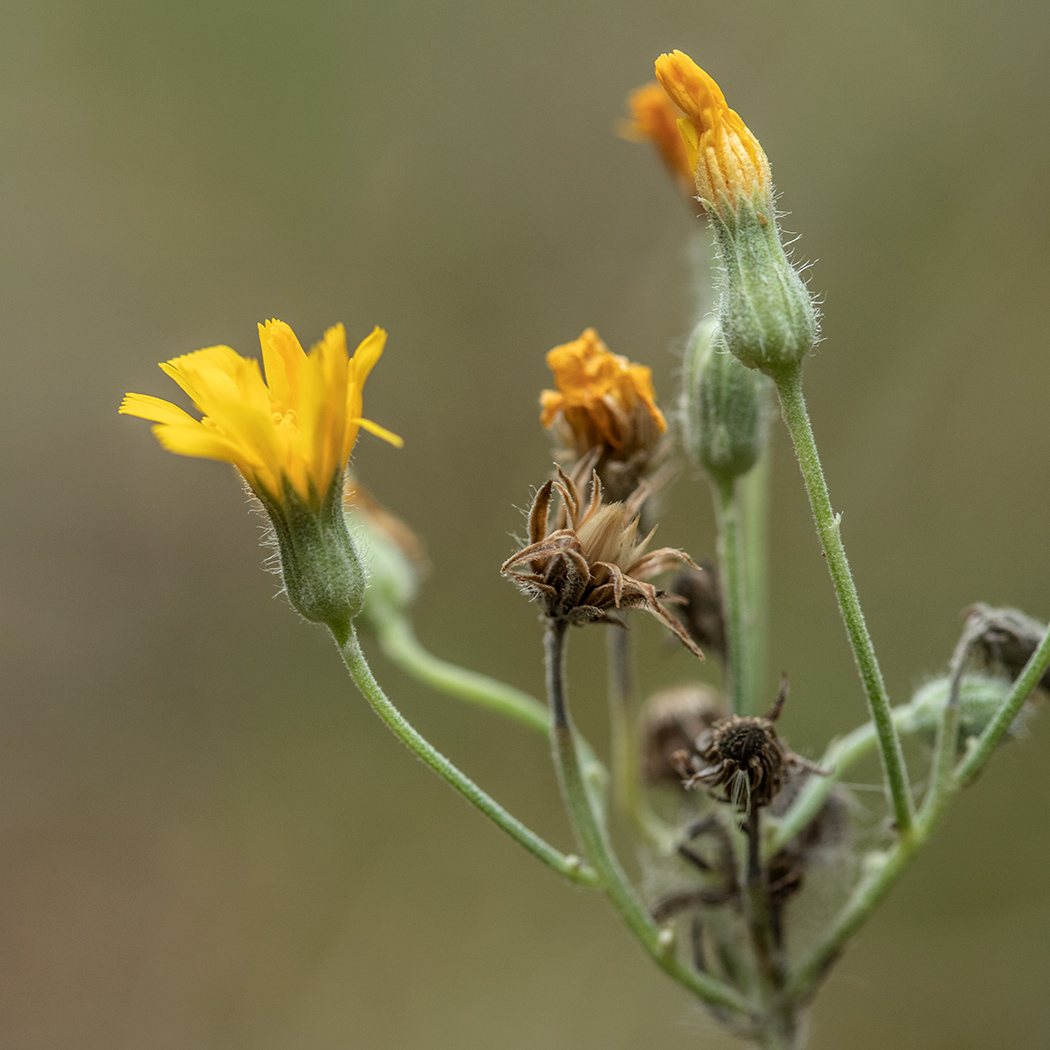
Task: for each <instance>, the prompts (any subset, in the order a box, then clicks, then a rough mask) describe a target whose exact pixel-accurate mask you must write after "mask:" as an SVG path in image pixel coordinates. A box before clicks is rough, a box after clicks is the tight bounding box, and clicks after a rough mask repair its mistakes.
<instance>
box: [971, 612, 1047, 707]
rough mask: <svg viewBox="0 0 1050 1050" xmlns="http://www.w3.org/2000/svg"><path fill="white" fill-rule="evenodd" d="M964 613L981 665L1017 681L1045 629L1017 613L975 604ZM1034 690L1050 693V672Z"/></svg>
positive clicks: (1038, 623)
mask: <svg viewBox="0 0 1050 1050" xmlns="http://www.w3.org/2000/svg"><path fill="white" fill-rule="evenodd" d="M964 611H965V613H966V630H967V631H968V632H969V633H971V634H972V636H973V649H974V652H975V654H976V656H977V657H978V659H979V660H980V662H981V663H983V664H984V666H985V667H988V668H991V669H992V670H1003V671H1005V672H1006V673H1007V674H1008V675H1009V676H1010V677H1011V678H1017V677H1018V675H1020V673H1021V672H1022V671H1023V670H1024V666H1025V664H1027V663H1028V661H1029V660H1030V659H1031V656H1032V653H1034V652H1035V651H1036V649H1037V648H1039V643H1040V642H1041V641H1042V639H1043V635H1044V634H1045V633H1046V625H1045V624H1042V623H1040V622H1039V621H1038V620H1033V619H1032V617H1030V616H1026V615H1025V614H1024V613H1023V612H1021V611H1020V610H1019V609H1010V608H1004V609H993V608H992V607H991V606H990V605H985V604H984V602H977V603H976V604H975V605H971V606H970V607H969V608H968V609H966V610H964ZM1036 688H1039V689H1044V690H1046V691H1047V692H1050V670H1048V671H1047V672H1046V674H1044V675H1043V677H1042V678H1041V679H1040V680H1039V682H1038V683H1037V684H1036Z"/></svg>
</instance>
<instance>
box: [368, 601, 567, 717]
mask: <svg viewBox="0 0 1050 1050" xmlns="http://www.w3.org/2000/svg"><path fill="white" fill-rule="evenodd" d="M375 631H376V636H377V638H378V639H379V644H380V646H381V647H382V649H383V652H384V653H385V654H386V655H387V656H388V657H389V658H390V659H391V660H392V661H393V662H394V663H396V664H397V665H398V666H399V667H401V668H402V669H404V670H405V671H407V672H408V673H409V674H411V675H412V676H413V677H414V678H417V679H419V681H421V682H425V683H426V684H427V685H429V686H432V687H433V688H435V689H438V690H440V691H441V692H443V693H447V694H448V695H450V696H455V697H457V698H458V699H460V700H466V701H467V702H468V703H471V704H476V705H477V706H478V707H484V708H486V709H488V710H489V711H494V712H495V713H496V714H499V715H504V716H505V717H507V718H510V719H513V720H514V721H516V722H520V723H521V724H522V725H524V726H528V728H529V729H533V730H535V731H536V732H538V733H542V734H543V735H544V736H546V735H547V730H548V725H547V708H546V705H544V704H541V703H540V702H539V700H537V699H536V698H535V697H532V696H529V694H528V693H525V692H522V691H521V690H520V689H515V688H514V687H513V686H509V685H506V684H505V683H503V682H499V681H497V680H496V679H495V678H489V677H488V675H483V674H478V673H477V672H476V671H468V670H467V669H466V668H465V667H459V666H457V665H456V664H453V663H449V662H448V661H447V660H442V659H441V658H440V657H437V656H435V655H434V654H433V653H431V652H428V651H427V650H426V649H425V648H423V646H422V645H421V644H420V641H419V639H418V638H417V637H416V634H415V631H414V630H413V629H412V624H411V623H410V622H409V621H408V620H407V619H405V618H404V617H401V616H391V617H387V618H385V619H383V620H382V621H379V622H377V623H376V624H375Z"/></svg>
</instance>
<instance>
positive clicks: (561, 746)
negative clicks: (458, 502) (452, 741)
mask: <svg viewBox="0 0 1050 1050" xmlns="http://www.w3.org/2000/svg"><path fill="white" fill-rule="evenodd" d="M565 631H566V624H565V623H564V622H563V621H558V620H550V621H548V624H547V632H546V635H545V636H544V652H545V655H546V664H547V690H548V694H549V698H550V711H551V743H552V747H553V757H554V764H555V768H556V769H557V771H558V780H559V782H560V783H561V788H562V793H563V795H564V797H565V804H566V808H567V809H568V811H569V817H570V819H571V820H572V824H573V829H574V830H575V832H576V836H577V838H578V839H579V842H580V845H581V847H582V848H583V851H584V853H585V854H586V856H587V859H588V860H589V861H590V862H591V864H593V865H594V868H595V870H596V871H597V872H598V879H599V884H600V886H601V888H602V889H603V890H604V892H605V895H606V897H608V899H609V902H610V903H611V904H612V906H613V907H614V908H615V909H616V911H617V912H618V913H619V915H620V918H621V919H622V920H623V921H624V924H625V925H626V926H627V928H628V929H629V930H630V931H631V933H632V934H634V936H635V938H636V939H637V940H638V941H639V943H640V944H641V945H642V947H643V948H645V950H646V951H647V952H648V953H649V955H650V956H651V957H652V959H653V960H654V961H655V962H656V964H657V965H658V966H659V967H660V968H661V969H662V970H664V971H665V972H666V973H668V974H669V975H670V976H671V977H673V978H674V979H675V980H676V981H678V983H679V984H681V985H683V986H684V987H685V988H688V989H689V990H690V991H691V992H693V993H694V994H695V995H696V996H698V997H699V998H700V999H702V1000H704V1002H707V1003H709V1004H711V1005H712V1006H715V1007H719V1008H723V1009H730V1010H734V1011H736V1012H738V1013H742V1014H748V1013H749V1012H750V1008H749V1006H748V1004H747V1001H746V1000H745V999H744V998H743V997H742V996H741V995H740V994H739V993H738V992H736V991H735V990H734V989H732V988H730V987H729V986H728V985H727V984H725V983H723V982H722V981H720V980H718V979H717V978H715V977H712V976H710V975H708V974H705V973H701V972H700V971H698V970H694V969H692V968H690V967H688V966H685V965H684V964H683V963H682V962H681V961H680V960H679V959H678V956H677V955H676V954H675V946H674V939H673V936H671V935H670V931H669V930H667V929H664V930H661V929H660V928H659V927H657V925H656V924H655V923H654V922H653V920H652V919H651V918H650V917H649V913H648V912H647V911H646V910H645V908H644V907H643V905H642V902H641V901H640V900H639V899H638V897H637V895H636V894H635V892H634V890H633V889H632V887H631V885H630V883H629V882H628V881H627V876H626V875H625V874H624V871H623V869H622V868H621V866H620V862H619V860H618V859H617V858H616V855H615V853H613V850H612V846H611V844H610V842H609V840H608V837H607V835H606V833H605V830H604V829H603V827H602V826H601V823H600V822H599V820H598V818H597V815H596V814H595V810H594V804H593V801H592V799H591V796H590V793H589V792H588V790H587V785H586V783H585V781H584V777H583V773H582V771H581V768H580V759H579V754H578V751H577V745H576V734H575V730H574V729H573V725H572V720H571V719H570V717H569V709H568V706H567V702H566V696H565Z"/></svg>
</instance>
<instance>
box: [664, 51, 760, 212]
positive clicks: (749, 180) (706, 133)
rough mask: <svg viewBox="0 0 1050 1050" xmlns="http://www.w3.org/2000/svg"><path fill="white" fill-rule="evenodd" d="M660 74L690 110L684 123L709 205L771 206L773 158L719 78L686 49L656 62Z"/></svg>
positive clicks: (732, 209)
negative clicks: (745, 203)
mask: <svg viewBox="0 0 1050 1050" xmlns="http://www.w3.org/2000/svg"><path fill="white" fill-rule="evenodd" d="M656 78H657V80H659V81H660V84H661V86H662V87H663V89H664V91H666V92H667V94H668V96H669V97H670V99H671V101H672V102H674V104H675V105H676V106H678V108H679V109H680V110H682V111H683V113H685V116H684V117H682V118H681V119H680V120H679V121H678V127H679V130H680V131H681V135H682V139H683V141H684V143H685V148H686V155H687V157H688V160H689V165H690V167H691V168H692V170H693V173H694V177H695V179H696V190H697V193H698V194H699V195H700V197H701V199H702V200H703V201H704V202H705V205H706V206H707V207H708V208H713V209H714V210H715V211H717V212H719V213H724V212H725V211H728V212H736V210H737V209H738V207H739V205H740V203H741V201H742V200H745V199H749V200H755V199H756V198H762V199H763V200H764V201H768V202H769V204H770V206H771V204H772V198H771V195H772V189H773V182H772V177H771V175H770V172H769V161H768V160H767V159H766V155H765V153H764V152H763V150H762V147H761V146H760V145H759V144H758V139H756V138H755V136H754V135H752V134H751V132H750V131H749V130H748V127H747V125H746V124H745V123H744V122H743V120H742V119H741V118H740V115H739V114H738V113H736V112H735V111H734V110H732V109H730V108H729V106H728V105H727V104H726V99H725V95H723V94H722V91H721V89H720V88H719V86H718V85H717V84H716V83H715V82H714V80H712V79H711V77H709V76H708V75H707V74H706V73H705V72H704V71H703V70H702V69H701V68H700V67H699V66H698V65H697V64H696V63H695V62H694V61H693V60H692V59H691V58H690V57H689V56H688V55H686V54H684V53H683V52H681V51H674V52H672V53H671V54H669V55H661V56H660V57H659V58H658V59H657V60H656ZM723 217H725V216H724V214H723Z"/></svg>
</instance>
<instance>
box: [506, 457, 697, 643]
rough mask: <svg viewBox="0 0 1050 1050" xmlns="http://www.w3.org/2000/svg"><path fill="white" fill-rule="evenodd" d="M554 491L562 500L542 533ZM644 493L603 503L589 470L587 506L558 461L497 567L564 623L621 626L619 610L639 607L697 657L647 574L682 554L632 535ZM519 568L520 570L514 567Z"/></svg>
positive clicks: (635, 533) (684, 557)
mask: <svg viewBox="0 0 1050 1050" xmlns="http://www.w3.org/2000/svg"><path fill="white" fill-rule="evenodd" d="M554 492H557V493H558V497H559V499H560V501H561V507H560V510H559V513H558V519H559V520H556V522H555V524H556V525H559V526H560V527H557V528H555V529H554V531H551V532H549V531H548V529H549V523H550V505H551V499H552V496H553V494H554ZM644 496H645V493H644V492H642V491H640V492H639V493H637V494H636V495H635V496H634V497H632V498H631V499H630V500H629V501H628V502H627V503H626V504H624V503H603V502H602V485H601V482H600V481H599V480H598V476H597V475H594V477H593V478H592V483H591V498H590V501H589V502H588V503H587V505H586V506H584V505H583V501H582V499H581V497H580V492H579V489H578V488H577V486H576V484H575V483H574V482H573V481H572V479H571V478H569V476H568V475H567V474H566V473H565V471H563V470H562V469H561V468H560V467H559V468H558V479H557V480H554V481H548V482H547V483H546V484H545V485H544V486H543V487H542V488H541V489H540V490H539V492H538V493H536V498H535V500H533V503H532V508H531V510H530V511H529V544H528V546H526V547H524V548H522V550H520V551H518V553H517V554H515V555H513V556H512V557H510V558H508V559H507V560H506V561H505V562H504V563H503V565H502V566H501V567H500V572H502V573H503V574H504V575H505V576H508V577H510V579H512V580H513V581H514V582H515V583H516V584H517V585H518V586H519V587H520V588H521V589H522V590H523V591H524V592H525V593H526V594H528V595H529V596H530V597H533V598H535V599H536V600H537V601H539V602H540V603H541V604H542V605H543V607H544V610H545V611H546V614H547V615H548V616H549V617H551V619H555V620H563V621H566V622H568V623H587V622H591V621H594V622H599V623H614V624H618V625H619V626H621V627H622V626H623V621H622V620H621V619H620V618H619V617H618V616H617V613H618V612H619V611H620V610H624V609H644V610H645V611H646V612H649V613H651V614H652V615H653V616H655V617H656V618H657V619H658V620H659V621H660V622H661V623H662V624H663V625H664V626H665V627H667V628H668V630H670V631H671V632H672V633H673V634H674V635H675V636H676V637H677V638H678V639H679V640H680V641H681V642H682V644H683V645H684V646H686V648H687V649H689V650H691V651H692V652H693V653H695V654H696V655H697V656H698V657H700V659H701V660H702V659H703V656H704V654H703V652H702V651H701V650H700V648H699V646H697V644H696V643H695V642H694V641H693V640H692V639H691V638H690V637H689V636H688V635H687V634H686V633H685V631H684V630H683V629H682V626H681V624H679V622H678V621H677V620H676V619H675V618H674V617H673V616H672V615H671V614H670V613H669V612H668V611H667V610H666V609H665V608H664V607H663V606H662V605H661V604H660V601H661V599H664V598H666V597H667V595H666V593H665V592H664V591H661V590H658V589H657V588H656V587H654V586H653V585H652V584H651V583H648V582H647V581H648V579H649V578H650V577H652V576H655V575H657V574H658V573H661V572H665V571H666V570H667V569H669V568H671V567H673V566H675V565H678V564H681V563H682V562H684V563H686V564H687V565H692V564H693V562H692V561H691V559H690V558H689V556H688V555H687V554H685V553H683V552H682V551H679V550H674V549H673V548H671V547H662V548H660V549H659V550H655V551H647V550H646V548H647V547H648V545H649V540H650V539H651V538H652V533H649V535H648V536H646V537H645V538H644V539H641V540H639V539H638V511H639V509H640V505H641V501H642V499H644ZM522 567H524V568H526V569H527V571H525V572H522V571H518V570H519V569H521V568H522Z"/></svg>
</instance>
